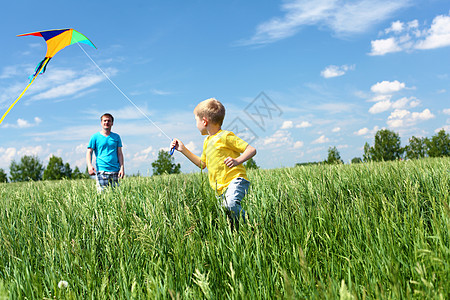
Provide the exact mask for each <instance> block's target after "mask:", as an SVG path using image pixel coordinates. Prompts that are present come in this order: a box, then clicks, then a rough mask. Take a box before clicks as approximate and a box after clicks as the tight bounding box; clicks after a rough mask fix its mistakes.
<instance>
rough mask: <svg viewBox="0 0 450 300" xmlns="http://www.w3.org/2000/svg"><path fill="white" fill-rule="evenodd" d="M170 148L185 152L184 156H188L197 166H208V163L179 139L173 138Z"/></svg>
mask: <svg viewBox="0 0 450 300" xmlns="http://www.w3.org/2000/svg"><path fill="white" fill-rule="evenodd" d="M170 148H171V149H172V148H175V149H176V150H177V151H179V152H181V153H183V155H184V156H186V157H187V158H188V159H189V160H190V161H191V162H192V163H193V164H194V165H196V166H197V167H199V168H201V169H204V168H205V167H206V164H205V162H204V161H202V160H201V159H200V157H198V156H197V155H195V154H194V153H192V152H191V151H190V150H189V149H188V148H186V146H185V145H184V144H183V143H182V142H181V141H180V140H178V139H173V140H172V143H171V144H170Z"/></svg>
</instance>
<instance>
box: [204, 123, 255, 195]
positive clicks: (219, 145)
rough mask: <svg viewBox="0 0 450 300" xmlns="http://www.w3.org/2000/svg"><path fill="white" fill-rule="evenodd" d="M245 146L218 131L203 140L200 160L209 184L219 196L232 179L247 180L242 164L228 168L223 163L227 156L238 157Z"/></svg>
mask: <svg viewBox="0 0 450 300" xmlns="http://www.w3.org/2000/svg"><path fill="white" fill-rule="evenodd" d="M247 146H248V143H247V142H245V141H243V140H242V139H240V138H239V137H237V136H236V135H235V134H234V133H232V132H231V131H226V130H219V131H218V132H217V133H216V134H214V135H211V136H208V137H206V138H205V141H204V142H203V153H202V156H201V160H202V161H203V162H205V163H206V167H207V168H208V177H209V184H210V185H211V187H212V188H213V189H214V190H215V191H216V192H217V193H218V194H219V195H221V194H222V193H223V192H224V191H225V190H226V188H227V187H228V185H229V184H230V182H231V181H232V180H233V179H235V178H238V177H242V178H245V179H246V180H248V179H247V173H246V171H245V167H244V166H243V165H242V164H240V165H238V166H235V167H232V168H230V167H228V166H227V165H226V164H225V163H224V160H225V158H227V157H228V156H230V157H232V158H237V157H239V156H240V155H241V153H242V152H244V151H245V149H246V148H247Z"/></svg>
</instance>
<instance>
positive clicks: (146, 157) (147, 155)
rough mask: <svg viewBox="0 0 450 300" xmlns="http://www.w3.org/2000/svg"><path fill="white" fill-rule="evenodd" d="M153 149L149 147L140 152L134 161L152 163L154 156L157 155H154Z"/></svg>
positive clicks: (135, 155) (136, 154)
mask: <svg viewBox="0 0 450 300" xmlns="http://www.w3.org/2000/svg"><path fill="white" fill-rule="evenodd" d="M153 152H154V151H153V147H152V146H150V147H147V148H145V149H143V150H141V151H138V152H136V153H135V154H134V156H133V158H132V161H133V162H137V163H146V162H148V161H150V160H151V159H152V158H153V157H154V156H155V153H153Z"/></svg>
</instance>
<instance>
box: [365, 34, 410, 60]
mask: <svg viewBox="0 0 450 300" xmlns="http://www.w3.org/2000/svg"><path fill="white" fill-rule="evenodd" d="M370 43H371V45H372V51H371V52H370V53H369V55H373V56H375V55H385V54H386V53H393V52H400V51H402V48H401V47H400V46H399V45H398V44H397V41H396V39H395V38H387V39H380V40H374V41H371V42H370Z"/></svg>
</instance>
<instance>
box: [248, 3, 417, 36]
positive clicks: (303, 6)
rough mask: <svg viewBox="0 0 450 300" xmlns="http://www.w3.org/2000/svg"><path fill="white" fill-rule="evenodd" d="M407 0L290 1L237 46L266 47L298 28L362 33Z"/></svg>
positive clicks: (388, 15) (403, 4) (340, 32)
mask: <svg viewBox="0 0 450 300" xmlns="http://www.w3.org/2000/svg"><path fill="white" fill-rule="evenodd" d="M409 2H410V1H409V0H397V1H384V0H379V1H370V0H356V1H345V0H342V1H338V0H316V1H309V0H291V1H287V2H285V3H284V4H283V5H282V6H281V10H282V11H284V12H285V14H284V15H283V16H282V17H277V18H272V19H271V20H269V21H266V22H264V23H262V24H260V25H258V26H257V28H256V33H255V34H254V36H253V37H251V38H250V39H248V40H246V41H241V42H239V44H240V45H256V44H268V43H273V42H275V41H278V40H281V39H285V38H288V37H291V36H293V35H295V34H296V33H297V32H298V31H299V30H300V29H301V28H302V27H304V26H311V25H316V26H319V27H321V28H323V27H328V28H330V29H331V30H332V31H333V32H334V33H336V34H338V35H348V34H355V33H362V32H365V31H366V30H368V29H369V28H371V27H372V26H373V25H374V24H376V23H379V22H381V21H383V20H385V19H386V18H388V17H390V16H391V15H392V14H393V13H394V12H395V11H397V10H399V9H401V8H403V7H406V6H408V5H409Z"/></svg>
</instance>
